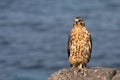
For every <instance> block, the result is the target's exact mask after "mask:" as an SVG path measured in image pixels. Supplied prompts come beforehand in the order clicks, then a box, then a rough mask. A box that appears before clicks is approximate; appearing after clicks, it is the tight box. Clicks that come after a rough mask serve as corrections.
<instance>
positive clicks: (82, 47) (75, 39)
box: [67, 17, 92, 70]
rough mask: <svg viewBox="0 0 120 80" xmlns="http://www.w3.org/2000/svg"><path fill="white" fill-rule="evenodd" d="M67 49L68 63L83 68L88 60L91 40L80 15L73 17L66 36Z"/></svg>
mask: <svg viewBox="0 0 120 80" xmlns="http://www.w3.org/2000/svg"><path fill="white" fill-rule="evenodd" d="M67 49H68V58H69V63H70V65H71V66H72V67H73V68H74V67H77V68H79V69H80V70H83V69H85V68H86V64H87V63H88V62H89V60H90V56H91V50H92V41H91V36H90V33H89V32H88V30H87V29H86V28H85V23H84V20H83V19H82V18H80V17H76V18H75V19H74V22H73V29H72V30H71V32H70V34H69V36H68V46H67Z"/></svg>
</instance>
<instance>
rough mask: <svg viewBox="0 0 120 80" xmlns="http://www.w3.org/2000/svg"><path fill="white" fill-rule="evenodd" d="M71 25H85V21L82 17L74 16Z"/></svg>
mask: <svg viewBox="0 0 120 80" xmlns="http://www.w3.org/2000/svg"><path fill="white" fill-rule="evenodd" d="M73 25H81V26H83V27H84V26H85V22H84V20H83V19H82V18H80V17H75V18H74V21H73Z"/></svg>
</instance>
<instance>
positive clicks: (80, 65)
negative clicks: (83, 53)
mask: <svg viewBox="0 0 120 80" xmlns="http://www.w3.org/2000/svg"><path fill="white" fill-rule="evenodd" d="M78 68H79V70H80V71H82V72H84V71H86V67H85V66H84V64H82V63H80V64H79V66H78Z"/></svg>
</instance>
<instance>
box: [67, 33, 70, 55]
mask: <svg viewBox="0 0 120 80" xmlns="http://www.w3.org/2000/svg"><path fill="white" fill-rule="evenodd" d="M69 44H70V33H69V35H68V41H67V53H68V57H69V56H70V49H69Z"/></svg>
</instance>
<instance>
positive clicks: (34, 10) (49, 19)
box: [0, 0, 120, 80]
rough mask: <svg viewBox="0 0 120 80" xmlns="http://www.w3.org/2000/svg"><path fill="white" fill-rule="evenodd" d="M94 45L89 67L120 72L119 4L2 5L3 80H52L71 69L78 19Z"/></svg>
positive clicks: (100, 0) (68, 0)
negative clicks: (72, 41) (70, 37)
mask: <svg viewBox="0 0 120 80" xmlns="http://www.w3.org/2000/svg"><path fill="white" fill-rule="evenodd" d="M76 16H80V17H82V18H84V20H85V23H86V27H87V28H88V30H89V31H90V32H91V35H92V40H93V50H92V57H91V60H90V62H89V63H88V66H92V67H93V66H100V67H112V68H118V69H119V68H120V0H0V80H47V78H48V76H49V75H50V74H51V73H53V72H55V71H57V70H59V69H62V68H69V67H70V66H69V63H68V60H67V59H68V58H67V50H66V44H67V39H68V33H69V31H70V30H71V29H72V25H73V18H74V17H76Z"/></svg>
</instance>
